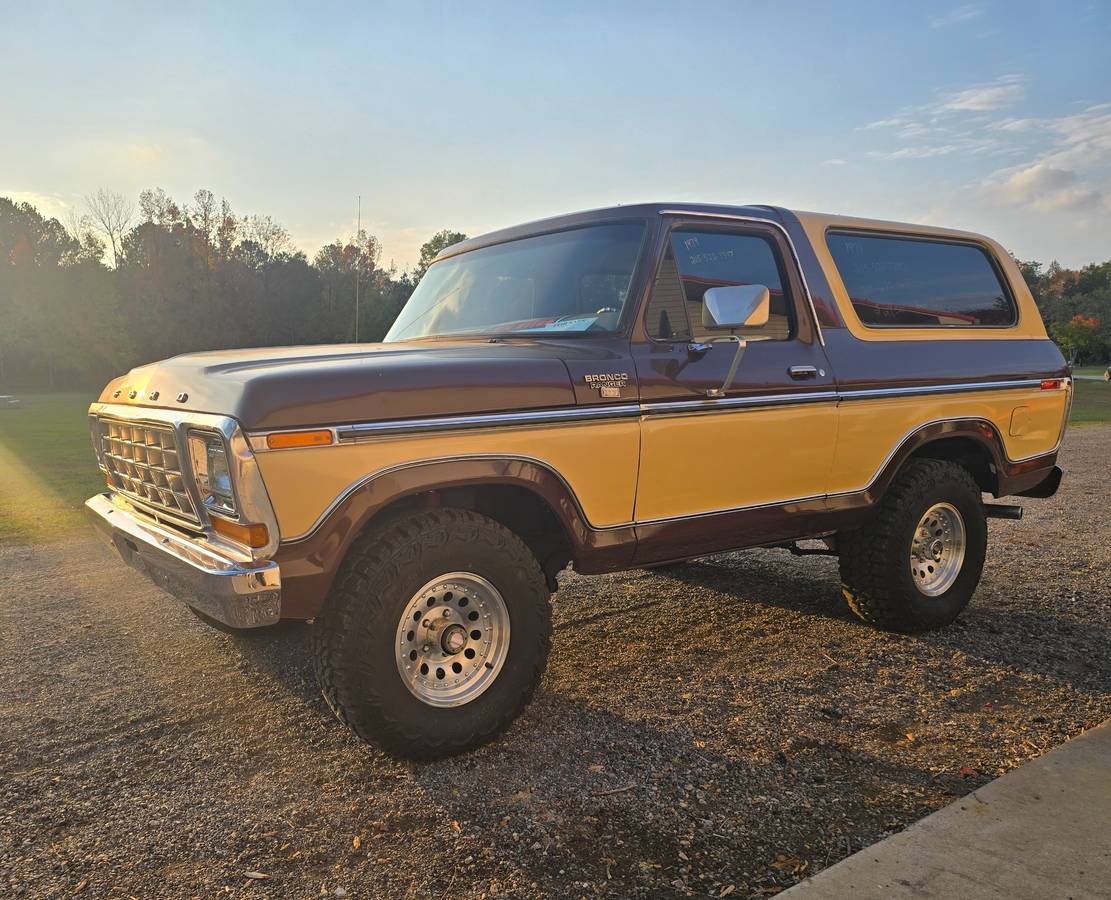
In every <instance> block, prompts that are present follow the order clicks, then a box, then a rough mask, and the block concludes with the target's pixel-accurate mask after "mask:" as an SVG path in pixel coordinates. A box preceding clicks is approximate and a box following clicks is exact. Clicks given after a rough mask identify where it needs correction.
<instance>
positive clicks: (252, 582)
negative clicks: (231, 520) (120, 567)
mask: <svg viewBox="0 0 1111 900" xmlns="http://www.w3.org/2000/svg"><path fill="white" fill-rule="evenodd" d="M85 510H86V512H87V513H88V514H89V518H90V519H91V520H92V523H93V526H94V527H95V528H96V531H97V533H98V534H99V535H100V536H101V537H102V538H103V539H104V540H105V541H106V542H107V543H108V544H109V545H110V546H112V547H113V548H114V549H115V550H116V552H117V553H119V555H120V557H121V558H122V559H123V561H124V562H125V563H127V564H128V565H129V566H131V567H132V568H133V569H137V570H138V571H140V572H142V573H143V574H145V575H147V576H148V577H149V578H150V579H151V580H152V581H153V582H154V583H155V584H157V585H158V586H159V587H160V588H162V589H163V590H165V591H167V592H168V593H170V594H172V595H173V596H174V597H176V598H177V599H178V600H181V601H182V602H184V603H186V604H188V605H189V606H191V607H193V608H194V609H196V610H198V611H199V612H202V613H204V614H205V615H207V616H210V617H211V618H213V619H216V620H217V621H218V622H222V623H224V624H225V625H228V626H230V627H232V628H256V627H258V626H261V625H273V624H274V623H276V622H277V621H278V619H279V618H280V617H281V609H282V581H281V573H280V571H279V569H278V565H277V563H274V562H263V563H249V562H245V561H241V560H235V559H232V558H230V557H228V556H226V555H224V554H222V553H219V552H217V551H216V550H214V549H213V548H211V547H209V546H206V545H205V544H204V543H203V542H200V541H195V540H191V539H189V538H188V537H185V536H183V535H181V534H178V533H176V532H175V531H172V530H170V529H168V528H163V527H161V526H159V525H157V524H155V523H153V522H148V521H145V520H143V519H141V518H139V517H138V516H137V515H135V514H134V513H133V512H131V511H130V510H129V509H128V508H127V505H126V504H117V503H115V502H113V499H112V495H111V494H97V495H96V496H95V497H91V498H89V499H88V500H86V501H85Z"/></svg>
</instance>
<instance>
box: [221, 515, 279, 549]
mask: <svg viewBox="0 0 1111 900" xmlns="http://www.w3.org/2000/svg"><path fill="white" fill-rule="evenodd" d="M212 527H213V529H215V531H216V533H217V534H222V535H223V536H224V537H226V538H231V539H232V540H233V541H238V542H239V543H240V544H246V545H247V546H248V547H265V546H266V545H267V544H268V543H269V542H270V532H268V531H267V530H266V526H265V525H241V524H240V523H239V522H232V521H230V520H229V519H221V518H220V517H219V516H212Z"/></svg>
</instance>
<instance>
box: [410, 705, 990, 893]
mask: <svg viewBox="0 0 1111 900" xmlns="http://www.w3.org/2000/svg"><path fill="white" fill-rule="evenodd" d="M702 744H703V742H701V741H697V740H695V739H694V737H693V736H692V735H691V734H690V732H689V731H688V730H687V729H686V728H685V727H683V726H682V725H681V724H679V725H677V727H675V728H660V727H658V726H657V724H656V723H649V722H645V721H643V720H639V719H632V718H627V717H625V716H623V715H620V714H618V713H614V712H611V711H608V710H604V709H599V708H597V707H595V706H592V705H590V704H588V703H584V702H582V701H579V700H575V699H569V698H567V697H564V696H562V695H560V694H559V693H554V692H549V691H544V690H542V691H541V692H540V694H539V695H538V696H537V698H536V700H535V701H534V703H533V704H532V706H531V707H529V709H528V711H527V712H526V713H525V715H524V716H523V717H522V719H521V720H520V721H519V722H518V723H517V724H516V725H514V726H513V727H512V728H511V729H510V731H509V733H508V734H507V735H506V736H504V737H503V738H501V739H500V740H498V741H496V742H495V743H493V744H491V745H488V746H487V747H484V748H482V749H481V750H479V751H477V752H475V753H471V754H468V755H466V756H463V757H459V758H456V759H451V760H444V761H441V762H437V763H429V764H425V765H420V766H416V767H415V768H414V774H415V775H416V777H417V779H418V781H419V784H420V790H419V793H420V794H423V796H424V798H425V801H426V802H430V804H431V805H433V806H434V807H438V808H441V809H443V810H445V811H446V812H447V813H448V814H449V815H450V816H451V817H452V819H454V820H456V821H459V822H460V823H463V825H464V827H466V828H467V829H468V830H469V829H470V828H473V827H476V826H477V827H478V828H479V829H481V830H482V831H484V832H485V833H486V834H487V835H488V836H489V839H490V840H491V842H492V848H493V849H494V851H495V853H496V854H497V855H498V856H502V857H507V856H509V857H516V858H517V859H518V860H520V864H521V865H522V867H523V869H524V871H525V872H526V873H527V875H528V877H529V878H530V879H532V880H533V881H535V882H538V883H539V885H540V886H541V887H543V888H546V889H547V890H548V891H552V892H554V893H556V894H560V895H565V894H567V893H570V892H571V889H572V887H573V885H571V884H569V881H568V879H569V877H573V878H575V879H582V880H584V881H587V882H593V883H595V884H598V883H604V884H605V885H606V888H607V892H608V893H609V894H610V895H618V896H630V895H634V894H636V895H643V894H644V892H647V893H648V895H650V896H682V895H683V894H685V893H687V892H688V891H689V890H693V891H695V892H696V893H699V894H709V895H711V896H718V895H719V894H720V892H721V890H722V889H723V888H724V887H725V886H726V885H728V884H735V885H736V886H737V887H738V888H741V889H742V890H743V891H744V892H748V891H755V892H769V893H772V892H774V891H775V890H778V889H783V888H785V887H788V886H790V885H792V884H794V883H795V882H797V881H798V880H800V879H801V878H802V877H805V875H807V874H810V873H812V872H813V871H815V870H816V869H818V868H822V867H824V866H826V865H829V864H830V863H832V862H835V861H837V860H838V859H840V858H841V857H842V856H844V855H847V854H848V853H850V852H853V851H855V850H857V849H860V848H861V847H863V846H866V845H867V844H869V843H871V842H872V841H874V840H875V839H877V838H878V837H879V836H880V835H882V834H883V833H885V831H886V827H885V823H886V822H887V821H890V822H891V825H892V827H900V826H901V824H902V823H903V822H905V820H906V819H907V818H908V817H917V816H919V815H921V814H923V813H924V812H925V811H927V810H930V809H933V808H936V807H937V806H940V805H942V804H943V803H944V802H945V800H946V799H948V798H949V796H951V795H952V794H957V793H965V792H966V791H968V790H971V789H972V788H973V787H975V785H974V784H968V783H962V782H961V780H960V779H959V778H957V779H955V780H954V783H953V785H952V786H949V785H942V784H940V783H939V781H938V779H937V777H936V776H933V775H931V773H930V772H929V771H926V770H924V769H921V768H919V767H917V766H914V765H909V764H908V765H903V764H898V763H892V761H891V760H881V759H879V758H877V757H876V756H874V755H872V754H870V753H867V752H863V751H860V750H853V749H852V748H850V747H848V746H844V745H840V744H838V743H834V742H830V741H827V740H822V739H820V738H816V737H815V738H807V737H805V736H803V735H795V736H793V737H792V738H791V739H790V740H788V741H787V742H786V743H785V744H784V749H783V750H782V751H780V752H778V753H776V754H774V755H773V756H772V757H771V758H770V759H767V758H764V759H760V760H757V759H753V758H751V757H749V756H746V755H745V754H743V753H741V752H737V753H728V751H726V752H725V753H722V752H715V751H714V750H712V749H708V748H706V747H705V746H702ZM555 747H558V748H559V750H558V752H557V753H553V748H555ZM418 806H423V803H419V804H418ZM861 820H867V821H870V822H871V823H874V824H873V825H872V826H871V828H872V830H869V828H868V827H867V826H865V827H864V828H863V829H862V828H861V827H860V825H859V824H858V825H856V826H854V827H851V828H850V827H847V826H846V822H848V821H856V822H858V823H859V822H860V821H861ZM831 848H836V849H831ZM784 860H790V861H791V862H790V864H786V863H784V862H783V861H784ZM569 873H573V876H571V875H569ZM742 896H743V893H742Z"/></svg>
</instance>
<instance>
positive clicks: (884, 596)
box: [837, 459, 987, 632]
mask: <svg viewBox="0 0 1111 900" xmlns="http://www.w3.org/2000/svg"><path fill="white" fill-rule="evenodd" d="M837 546H838V553H839V556H840V568H841V591H842V593H843V594H844V596H845V599H846V600H847V601H848V604H849V608H850V609H851V610H852V611H853V613H854V614H856V616H857V617H858V618H860V619H862V620H863V621H865V622H868V623H869V624H871V625H875V626H877V627H879V628H884V629H888V630H891V631H904V632H912V631H927V630H930V629H934V628H940V627H942V626H944V625H948V624H949V623H950V622H952V621H953V620H954V619H956V617H957V616H958V615H960V613H961V611H962V610H963V609H964V608H965V607H966V606H967V605H968V602H969V600H971V599H972V594H973V592H974V591H975V590H976V586H977V585H978V584H979V581H980V574H981V572H982V571H983V568H984V557H985V555H986V553H987V518H986V516H985V515H984V504H983V501H982V498H981V494H980V488H979V486H978V485H977V484H976V482H975V481H974V480H973V478H972V475H971V474H970V473H969V472H968V470H967V469H965V468H964V467H963V466H960V465H957V464H956V463H952V462H946V461H943V460H936V459H914V460H911V461H910V462H909V463H907V465H906V467H905V468H904V469H903V471H902V472H900V473H899V476H898V478H896V480H895V483H894V484H892V486H891V488H890V489H889V490H888V492H887V494H886V496H885V497H884V498H883V500H882V501H881V503H880V508H879V511H878V514H877V516H876V518H875V519H874V520H873V521H872V522H870V523H869V524H868V525H866V526H864V527H863V528H859V529H857V530H855V531H849V532H842V533H840V534H838V536H837Z"/></svg>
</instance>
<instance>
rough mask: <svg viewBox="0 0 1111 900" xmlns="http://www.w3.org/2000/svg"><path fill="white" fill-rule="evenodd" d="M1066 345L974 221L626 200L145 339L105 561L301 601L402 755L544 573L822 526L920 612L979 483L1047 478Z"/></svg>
mask: <svg viewBox="0 0 1111 900" xmlns="http://www.w3.org/2000/svg"><path fill="white" fill-rule="evenodd" d="M1070 398H1071V382H1070V378H1069V370H1068V368H1067V367H1066V365H1065V362H1064V360H1063V359H1062V357H1061V354H1060V353H1059V352H1058V350H1057V348H1056V347H1055V346H1054V344H1053V343H1052V342H1050V341H1049V340H1048V339H1047V338H1046V334H1045V330H1044V328H1043V326H1042V321H1041V318H1040V317H1039V315H1038V311H1037V309H1036V308H1035V306H1034V303H1033V300H1032V299H1031V297H1030V294H1029V292H1028V291H1027V288H1026V286H1025V284H1024V282H1023V279H1022V277H1021V275H1020V273H1019V271H1018V269H1017V268H1016V267H1015V264H1014V262H1013V261H1012V260H1011V258H1010V256H1008V254H1007V253H1006V252H1005V251H1004V250H1003V249H1002V248H1001V247H1000V246H999V245H998V244H996V243H995V242H994V241H991V240H988V239H986V238H983V237H980V236H978V235H974V234H967V233H963V232H955V231H949V230H944V229H939V228H927V227H924V226H913V225H899V224H893V223H887V222H875V221H865V220H860V219H847V218H839V217H834V216H825V215H816V214H812V213H797V212H789V211H787V210H784V209H779V208H774V207H767V206H746V207H725V206H705V205H686V204H667V205H659V204H655V205H642V206H627V207H619V208H615V209H602V210H595V211H592V212H586V213H579V214H576V215H570V216H566V217H562V218H556V219H549V220H546V221H542V222H536V223H533V224H529V225H523V226H520V227H516V228H511V229H507V230H505V231H500V232H496V233H494V234H489V235H486V236H484V237H480V238H475V239H472V240H469V241H466V242H464V243H462V244H458V245H456V246H454V247H451V248H450V249H449V250H447V251H445V252H444V253H442V254H441V255H440V257H439V258H438V259H437V261H436V262H435V263H433V265H432V266H431V267H430V268H429V269H428V272H427V274H426V275H425V276H424V278H423V279H422V281H421V282H420V285H419V286H418V288H417V289H416V291H415V292H414V294H413V296H412V298H411V299H410V300H409V302H408V304H407V305H406V307H405V308H404V310H403V311H402V313H401V315H400V316H399V317H398V319H397V321H396V322H395V323H394V325H393V327H392V329H391V330H390V333H389V334H388V335H387V336H386V340H385V342H384V343H382V344H373V345H340V346H324V347H282V348H276V349H265V350H237V351H227V352H219V353H199V354H191V355H188V356H181V357H175V358H173V359H169V360H166V361H164V362H159V363H154V364H152V365H148V366H143V367H141V368H138V369H135V370H133V371H132V372H130V373H129V374H128V375H126V376H124V377H123V378H120V379H118V380H116V381H114V382H112V383H111V384H110V385H109V386H108V387H107V388H106V389H105V391H104V393H103V395H102V396H101V398H100V400H99V402H97V403H94V404H93V406H92V407H91V409H90V422H91V426H92V432H93V443H94V445H95V448H96V453H97V457H98V459H99V461H100V465H101V468H102V469H103V470H104V474H105V476H106V478H107V481H108V486H109V490H108V492H107V493H104V494H101V495H99V496H96V497H93V498H92V499H90V500H89V501H88V504H87V506H88V509H89V512H90V513H91V516H92V519H93V521H94V522H95V523H96V525H97V527H98V529H99V530H100V531H101V532H102V533H103V534H104V535H105V536H106V537H107V538H108V539H109V540H110V541H111V543H112V544H113V545H114V546H115V547H116V549H117V550H118V551H119V552H120V554H121V555H122V556H123V558H124V559H125V560H126V561H127V562H129V563H131V564H132V565H134V566H135V567H137V568H139V569H141V570H143V571H145V572H147V573H148V574H149V575H150V576H151V577H152V578H153V579H154V580H155V581H156V582H158V583H159V584H160V585H162V586H164V587H165V588H166V590H167V591H169V592H170V593H172V594H174V595H176V596H178V597H179V598H181V599H182V600H184V601H185V602H186V603H187V604H188V605H189V606H190V607H192V608H193V609H194V610H196V611H198V612H199V613H201V614H203V615H204V616H205V617H208V618H209V619H211V620H215V621H217V622H218V623H222V624H223V625H225V626H230V627H234V628H248V627H255V626H262V625H269V624H272V623H275V622H277V621H278V620H279V619H281V618H294V619H314V620H315V625H314V626H313V635H314V641H313V643H314V653H315V658H316V670H317V674H318V676H319V679H320V685H321V688H322V690H323V692H324V696H325V697H326V698H327V699H328V702H329V703H330V704H331V706H332V708H333V709H334V710H335V712H336V714H337V715H338V716H339V717H340V718H341V719H342V720H343V721H345V722H347V723H348V724H349V725H350V726H351V727H352V728H353V729H354V730H355V731H356V732H357V733H358V734H359V735H361V736H362V737H364V738H366V739H368V740H372V741H375V742H377V743H378V744H380V745H381V746H383V747H385V748H386V749H388V750H390V751H392V752H394V753H398V754H403V755H410V756H416V757H426V758H427V757H434V756H441V755H445V754H450V753H455V752H458V751H461V750H465V749H467V748H469V747H473V746H475V745H476V744H479V743H481V742H482V741H485V740H488V739H489V738H491V737H492V736H494V735H496V734H497V733H498V732H499V731H501V730H502V729H504V728H505V727H506V725H507V724H508V723H509V722H510V721H511V720H512V719H513V718H514V717H515V716H516V715H517V713H518V712H519V711H520V709H521V708H522V707H523V705H524V704H525V703H526V702H527V700H528V698H529V696H530V694H531V693H532V691H533V689H534V688H535V686H536V683H537V681H538V679H539V677H540V674H541V672H542V670H543V668H544V665H545V661H546V657H547V654H548V643H549V632H550V615H549V594H550V592H551V591H554V590H555V589H556V587H557V578H556V576H557V575H558V573H559V572H560V571H561V570H563V569H564V568H565V567H567V566H568V565H569V564H571V565H573V566H574V567H575V569H576V570H577V571H579V572H583V573H588V574H589V573H599V572H612V571H615V570H620V569H626V568H631V567H645V566H655V565H660V564H665V563H669V562H674V561H680V560H684V559H689V558H692V557H696V556H701V555H705V554H710V553H716V552H720V551H727V550H736V549H739V548H744V547H755V546H776V545H779V546H793V542H794V541H796V540H798V539H802V538H821V539H824V540H825V542H826V545H827V546H828V547H829V549H830V551H831V552H835V553H837V554H838V555H839V557H840V567H841V581H842V585H841V588H842V592H843V593H844V595H845V597H846V599H847V600H848V603H849V605H850V607H851V608H852V610H853V611H854V612H855V613H856V614H857V615H858V616H859V617H860V618H861V619H863V620H864V621H866V622H869V623H872V624H874V625H877V626H880V627H882V628H888V629H897V630H915V629H927V628H936V627H939V626H942V625H945V624H947V623H949V622H951V621H952V620H953V619H954V618H955V617H956V616H957V614H958V613H959V612H960V611H961V610H962V609H963V608H964V606H965V605H966V604H967V603H968V601H969V599H970V597H971V596H972V593H973V591H974V590H975V588H976V585H977V582H978V580H979V578H980V572H981V569H982V568H983V565H984V555H985V549H986V540H987V530H986V526H985V519H986V517H987V516H990V515H997V516H1004V517H1016V516H1017V515H1019V514H1020V513H1021V508H1020V507H1017V506H1001V505H997V504H991V503H985V502H984V500H983V495H985V494H989V495H992V496H994V497H1003V496H1008V495H1022V496H1027V497H1046V496H1049V495H1051V494H1052V493H1053V492H1054V491H1055V490H1056V489H1057V485H1058V483H1059V481H1060V478H1061V472H1060V469H1058V468H1057V466H1056V459H1057V449H1058V447H1059V446H1060V443H1061V438H1062V435H1063V432H1064V429H1065V422H1066V418H1067V413H1068V407H1069V402H1070Z"/></svg>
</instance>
